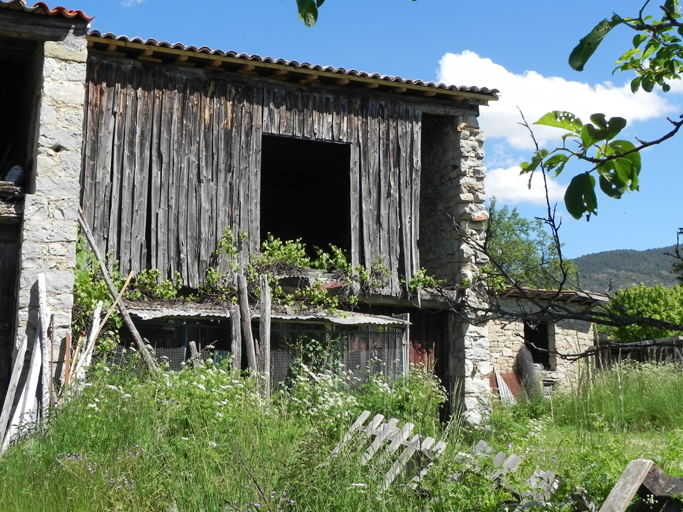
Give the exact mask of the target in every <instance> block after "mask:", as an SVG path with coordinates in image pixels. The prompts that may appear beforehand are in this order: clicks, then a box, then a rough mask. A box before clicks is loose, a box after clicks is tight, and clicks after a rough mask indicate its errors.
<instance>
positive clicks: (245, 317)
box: [237, 274, 258, 373]
mask: <svg viewBox="0 0 683 512" xmlns="http://www.w3.org/2000/svg"><path fill="white" fill-rule="evenodd" d="M237 288H238V291H239V302H240V310H241V313H242V333H243V334H244V341H245V343H246V345H247V363H248V364H249V369H250V370H251V371H252V372H254V373H257V372H258V366H257V363H256V348H255V345H254V335H253V334H252V332H251V312H250V311H249V296H248V295H247V278H246V277H244V276H243V275H242V274H240V275H238V276H237Z"/></svg>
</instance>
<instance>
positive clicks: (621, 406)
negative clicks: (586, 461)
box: [554, 361, 683, 432]
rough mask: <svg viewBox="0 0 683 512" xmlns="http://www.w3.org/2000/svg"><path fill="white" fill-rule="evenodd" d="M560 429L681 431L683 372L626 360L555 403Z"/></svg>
mask: <svg viewBox="0 0 683 512" xmlns="http://www.w3.org/2000/svg"><path fill="white" fill-rule="evenodd" d="M554 407H555V419H556V421H557V422H558V423H559V424H563V425H576V426H577V427H579V428H581V429H584V430H587V431H591V430H595V429H596V428H597V429H600V428H603V424H606V425H607V426H608V427H609V429H610V430H622V431H631V432H633V431H643V430H652V429H655V430H664V429H677V428H680V427H681V425H683V367H681V365H678V364H662V363H637V362H633V361H624V362H621V363H619V364H616V365H615V366H614V367H613V368H611V369H610V370H608V371H602V372H599V373H597V374H596V375H594V376H593V378H592V379H584V380H583V381H582V382H581V384H580V385H579V386H578V387H576V388H575V389H574V390H573V391H572V392H571V393H570V394H568V395H565V396H564V397H559V399H556V400H555V401H554Z"/></svg>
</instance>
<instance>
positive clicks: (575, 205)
mask: <svg viewBox="0 0 683 512" xmlns="http://www.w3.org/2000/svg"><path fill="white" fill-rule="evenodd" d="M564 204H565V206H566V207H567V211H568V212H569V214H570V215H571V216H572V217H574V218H575V219H580V218H581V217H582V216H583V214H584V213H588V214H594V215H597V208H598V199H597V197H596V196H595V178H594V177H593V176H592V175H591V174H589V173H587V172H584V173H582V174H577V175H576V176H574V178H572V181H571V182H570V183H569V186H568V187H567V191H566V192H565V193H564Z"/></svg>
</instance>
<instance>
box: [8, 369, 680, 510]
mask: <svg viewBox="0 0 683 512" xmlns="http://www.w3.org/2000/svg"><path fill="white" fill-rule="evenodd" d="M128 364H130V365H131V366H130V367H129V368H106V367H104V366H103V365H101V364H100V365H99V366H96V367H95V368H94V369H93V371H92V372H91V375H90V379H89V383H90V385H88V386H86V387H85V388H83V390H82V391H81V393H80V395H79V396H77V397H75V398H74V399H73V400H72V401H71V402H69V403H68V404H66V405H65V406H64V407H63V408H62V409H61V410H59V411H57V413H56V414H55V416H54V418H53V420H52V423H51V425H50V427H49V429H48V430H47V431H40V432H34V433H32V434H30V435H27V437H25V438H24V439H23V440H21V441H20V442H19V443H18V444H16V445H14V446H12V447H10V449H9V450H8V452H7V453H6V455H5V458H4V459H3V464H2V465H0V510H16V511H33V510H45V511H51V510H65V509H66V510H71V511H74V512H78V511H86V510H87V511H90V510H116V511H118V510H121V511H124V510H125V511H136V512H137V511H160V512H168V511H170V510H178V511H179V512H183V511H232V512H237V511H239V512H246V511H250V512H256V511H257V510H263V511H280V510H283V511H292V512H294V511H296V510H301V511H328V510H335V511H337V510H338V511H347V510H348V511H354V512H355V511H356V510H364V511H366V510H367V511H388V510H407V511H411V510H412V511H422V510H425V506H426V503H429V506H430V508H431V510H433V511H434V512H442V511H443V512H446V511H459V510H477V511H499V510H502V507H504V506H506V505H505V504H506V503H509V502H511V501H514V495H513V494H512V493H511V492H510V490H509V489H507V488H506V487H501V488H498V489H496V488H494V487H493V486H492V485H491V482H490V480H488V478H487V477H486V471H487V469H490V468H487V466H486V464H488V463H487V462H482V463H481V464H479V465H476V464H469V463H467V462H466V459H463V458H462V456H461V455H460V454H462V453H471V447H472V446H473V445H474V443H476V442H477V441H478V440H479V439H481V438H483V437H485V438H486V440H487V441H488V442H489V444H490V445H491V446H493V447H494V448H495V449H496V450H500V451H504V452H505V453H507V454H511V453H515V454H517V455H519V456H520V457H521V458H522V460H523V462H522V466H521V468H520V469H519V470H518V471H517V473H516V474H515V475H513V476H512V477H510V484H511V485H512V486H514V487H515V488H517V489H522V488H523V486H524V480H525V478H528V477H529V476H530V475H531V473H532V472H533V471H534V470H535V469H537V468H540V469H544V470H552V471H554V472H555V473H557V474H558V475H559V477H560V480H561V482H562V483H561V487H560V489H559V491H558V492H557V494H556V501H557V502H558V503H560V502H562V501H563V500H564V499H565V498H566V497H567V496H568V495H569V493H570V492H572V491H573V490H574V489H576V488H577V487H583V488H585V489H587V490H588V493H589V494H590V495H591V496H592V497H593V499H594V500H595V501H596V502H597V503H600V502H601V501H602V500H603V499H604V498H605V497H606V495H607V493H609V491H610V489H611V488H612V486H613V485H614V483H615V482H616V480H617V478H618V477H619V475H620V474H621V472H622V471H623V469H624V468H625V467H626V464H627V463H628V461H629V460H631V459H633V458H638V457H643V458H652V459H654V460H655V461H656V462H657V464H659V465H660V466H661V467H662V468H663V469H664V470H665V471H667V472H668V473H669V474H672V475H680V474H683V464H682V462H683V441H681V433H680V430H674V429H672V428H671V427H669V426H667V425H668V423H665V422H662V420H661V414H662V412H661V411H669V409H668V407H669V405H667V404H654V403H653V402H656V401H657V400H662V398H661V396H660V393H661V392H663V391H662V390H668V392H669V393H671V392H672V390H671V388H670V386H673V385H674V384H676V383H678V385H677V387H678V388H682V387H683V386H681V385H680V384H681V383H682V382H681V376H680V370H679V369H678V368H676V367H663V366H660V365H650V366H636V365H630V366H628V365H624V366H621V367H618V368H617V369H615V371H614V372H604V375H600V376H599V377H598V379H597V380H596V381H595V383H594V384H592V385H591V386H585V387H582V388H578V389H575V390H573V391H572V392H570V393H568V394H566V395H562V396H555V397H554V398H553V400H552V402H551V401H549V400H541V401H539V402H538V403H529V404H526V405H520V406H517V407H512V408H499V407H496V408H494V409H495V410H494V413H493V414H492V415H491V418H490V422H489V423H488V424H487V425H485V426H483V427H480V428H477V429H474V428H460V427H459V425H458V423H453V424H451V425H450V426H449V427H445V426H443V425H441V424H440V423H439V422H438V420H437V410H438V407H439V404H441V403H442V401H443V400H444V397H445V394H444V391H443V389H442V388H441V387H440V386H439V384H438V382H437V381H436V380H435V379H434V377H433V376H432V375H431V373H430V372H429V371H427V370H425V369H423V368H413V369H412V371H411V374H410V376H409V378H408V379H407V380H404V379H399V380H396V381H393V382H392V381H387V380H385V379H383V378H380V377H372V378H370V379H369V380H368V382H367V383H366V384H365V385H363V386H360V385H359V383H358V382H357V381H355V380H354V379H353V378H352V377H351V376H350V375H345V374H341V373H339V372H337V371H334V370H333V369H330V368H328V369H326V370H323V371H320V372H316V371H313V370H312V369H310V368H307V367H305V366H302V367H301V369H302V371H301V372H300V373H299V374H298V375H297V377H296V379H295V382H294V383H293V385H292V386H291V387H290V388H289V389H287V390H283V391H282V392H280V393H278V394H277V395H276V396H275V397H274V398H273V400H272V401H264V400H263V399H262V398H261V396H260V395H259V393H258V381H257V379H256V378H255V377H253V376H249V375H246V376H245V375H240V374H238V373H235V372H232V371H230V370H228V368H227V367H224V366H221V365H217V366H214V365H210V364H209V365H208V366H205V367H202V368H189V367H188V368H185V369H184V370H182V371H180V372H175V373H173V372H160V374H159V375H158V376H144V377H141V376H138V375H137V373H136V372H135V371H134V369H135V364H136V361H135V357H134V356H133V357H131V358H129V363H128ZM669 380H671V383H670V382H669ZM636 383H638V386H636ZM603 388H604V389H603ZM659 388H661V389H659ZM600 390H601V391H600ZM608 392H609V393H611V394H610V395H607V393H608ZM619 392H621V393H622V394H623V396H624V398H623V400H622V402H623V404H624V405H623V406H622V405H619V406H618V407H617V406H616V405H615V406H610V407H608V406H607V403H608V401H607V397H608V396H609V397H611V399H612V402H617V401H619V399H618V398H617V397H618V396H620V395H619V394H618V393H619ZM588 393H590V400H591V402H590V404H591V405H590V409H589V410H588V412H587V413H586V414H584V415H582V414H577V413H576V411H579V410H580V408H581V407H583V406H584V404H586V401H587V400H588ZM600 393H603V394H605V399H600V400H599V399H598V396H601V395H599V394H600ZM638 393H640V395H638ZM652 393H654V394H652ZM636 397H638V402H640V404H641V405H640V407H639V409H648V410H649V412H646V411H644V410H643V411H639V412H638V414H636V415H631V414H630V413H628V414H627V411H628V410H629V408H631V406H632V405H635V402H636ZM675 399H676V398H675V397H674V398H671V400H675ZM631 402H633V403H631ZM679 403H680V402H679ZM598 404H603V407H602V409H599V408H598V407H597V405H598ZM363 409H369V410H371V411H373V413H376V412H381V413H383V414H384V415H385V416H386V417H396V418H397V419H399V420H400V421H401V422H405V421H410V422H412V423H415V424H416V427H415V429H416V431H418V432H420V433H424V434H429V435H432V436H434V437H438V438H442V439H445V440H446V441H447V442H448V449H447V452H446V453H445V454H444V455H443V456H442V457H441V458H440V459H438V461H437V462H436V463H435V465H434V467H433V468H432V469H431V471H430V472H429V473H428V475H427V478H426V479H425V481H424V482H423V484H422V486H421V488H420V489H419V492H414V491H411V490H409V489H407V488H405V487H402V486H401V485H394V486H392V487H391V488H390V489H389V490H388V491H386V492H384V493H382V492H381V491H380V488H381V481H382V478H383V473H384V472H385V471H386V468H380V467H376V466H373V465H372V464H370V465H368V466H362V465H361V464H359V456H360V453H359V452H360V451H361V450H362V449H363V447H362V446H357V447H355V449H354V448H352V449H350V450H349V452H348V453H344V454H343V455H342V456H338V457H335V458H334V459H330V457H329V454H330V451H331V449H332V448H333V447H334V446H335V445H336V444H337V442H338V441H339V439H340V437H341V435H342V433H343V432H344V430H345V429H346V428H348V426H349V425H350V424H351V423H352V421H353V419H354V418H355V417H356V415H357V414H358V413H359V412H360V411H362V410H363ZM572 411H574V413H573V412H572ZM612 414H614V418H615V421H613V420H612V416H611V415H612ZM667 414H668V413H667ZM625 418H630V419H629V422H626V420H625ZM634 418H635V419H634ZM637 418H644V419H646V420H647V423H646V424H647V425H648V427H647V428H646V429H645V431H643V430H642V429H641V428H640V425H641V424H642V423H641V422H640V420H636V419H637ZM653 418H654V419H653ZM674 421H677V422H678V425H680V419H679V420H674ZM625 425H629V427H628V428H630V429H631V430H630V431H628V432H625V431H624V428H625V427H624V426H625ZM468 464H469V465H468ZM455 475H461V476H460V477H459V478H456V477H455ZM28 489H30V492H27V490H28ZM556 509H557V510H560V507H559V505H558V507H556Z"/></svg>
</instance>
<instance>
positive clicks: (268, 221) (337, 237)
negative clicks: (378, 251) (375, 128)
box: [261, 135, 351, 256]
mask: <svg viewBox="0 0 683 512" xmlns="http://www.w3.org/2000/svg"><path fill="white" fill-rule="evenodd" d="M350 162H351V147H350V145H349V144H337V143H332V142H320V141H311V140H304V139H296V138H292V137H281V136H275V135H264V136H263V145H262V154H261V241H263V240H265V239H266V236H267V235H268V233H271V234H272V235H273V236H275V237H276V238H280V239H282V240H296V239H299V238H300V239H301V240H302V241H303V242H304V243H305V244H306V246H307V248H308V251H309V252H310V253H311V254H310V255H311V256H313V255H315V250H314V247H319V248H321V249H325V248H327V247H328V245H330V244H332V245H336V246H337V247H339V248H340V249H343V250H344V251H345V252H347V253H350V252H351V189H350V187H351V178H350V165H351V163H350Z"/></svg>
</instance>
